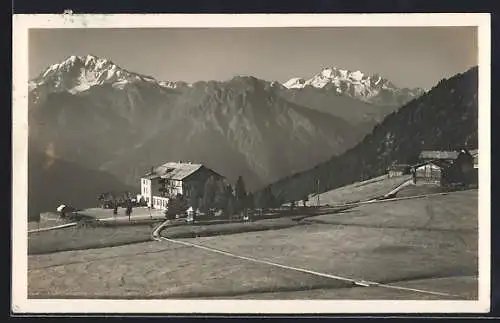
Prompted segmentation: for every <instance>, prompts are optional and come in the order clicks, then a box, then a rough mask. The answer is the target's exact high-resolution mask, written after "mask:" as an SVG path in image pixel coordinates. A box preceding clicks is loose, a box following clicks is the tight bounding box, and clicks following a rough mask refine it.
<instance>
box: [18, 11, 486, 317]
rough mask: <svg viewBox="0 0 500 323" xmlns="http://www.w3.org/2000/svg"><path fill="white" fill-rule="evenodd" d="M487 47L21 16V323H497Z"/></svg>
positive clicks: (209, 21)
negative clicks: (48, 322)
mask: <svg viewBox="0 0 500 323" xmlns="http://www.w3.org/2000/svg"><path fill="white" fill-rule="evenodd" d="M489 28H490V24H489V15H487V14H384V15H382V14H368V15H359V14H349V15H340V14H339V15H336V14H323V15H322V14H308V15H294V14H288V15H277V14H276V15H256V14H254V15H252V14H247V15H226V14H220V15H180V14H178V15H166V14H158V15H153V14H151V15H148V14H142V15H83V14H82V15H77V14H74V15H73V14H71V13H65V14H62V15H15V16H14V28H13V31H14V32H13V42H14V45H13V79H14V80H13V107H12V111H13V166H14V167H13V194H12V201H13V213H12V219H13V227H12V230H13V262H12V266H13V267H12V268H13V277H12V280H13V284H12V294H13V300H12V302H13V303H12V308H13V311H19V312H38V313H41V312H108V311H111V312H120V313H126V312H133V313H145V312H154V313H238V312H241V313H362V312H365V313H375V312H388V313H399V312H423V313H425V312H469V313H472V312H486V311H488V310H489V306H490V300H489V297H490V295H489V293H490V277H489V276H490V272H489V271H490V258H489V257H490V255H489V253H490V251H489V250H490V245H489V243H490V231H489V230H490V209H489V203H490V191H489V186H490V178H489V176H490V175H489V174H490V128H489V127H490V114H489V113H490V98H489V97H490V80H489V77H490V30H489ZM395 301H397V302H395Z"/></svg>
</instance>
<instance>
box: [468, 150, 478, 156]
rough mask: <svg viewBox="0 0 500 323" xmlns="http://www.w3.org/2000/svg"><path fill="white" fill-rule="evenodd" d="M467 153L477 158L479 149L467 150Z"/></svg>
mask: <svg viewBox="0 0 500 323" xmlns="http://www.w3.org/2000/svg"><path fill="white" fill-rule="evenodd" d="M469 153H470V154H471V155H472V156H473V157H475V156H478V155H479V149H471V150H469Z"/></svg>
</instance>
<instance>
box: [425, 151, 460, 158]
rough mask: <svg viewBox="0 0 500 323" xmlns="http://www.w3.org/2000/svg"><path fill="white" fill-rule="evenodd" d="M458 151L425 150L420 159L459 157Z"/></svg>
mask: <svg viewBox="0 0 500 323" xmlns="http://www.w3.org/2000/svg"><path fill="white" fill-rule="evenodd" d="M458 154H459V153H458V151H442V150H423V151H422V152H421V153H420V156H419V158H420V159H457V157H458Z"/></svg>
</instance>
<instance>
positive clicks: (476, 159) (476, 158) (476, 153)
mask: <svg viewBox="0 0 500 323" xmlns="http://www.w3.org/2000/svg"><path fill="white" fill-rule="evenodd" d="M469 153H470V154H471V155H472V158H474V168H476V169H477V168H479V149H472V150H469Z"/></svg>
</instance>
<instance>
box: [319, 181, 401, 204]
mask: <svg viewBox="0 0 500 323" xmlns="http://www.w3.org/2000/svg"><path fill="white" fill-rule="evenodd" d="M410 178H411V176H406V175H405V176H397V177H390V178H388V177H387V176H386V175H384V176H380V177H376V178H372V179H370V180H367V181H364V182H359V183H354V184H352V185H347V186H344V187H340V188H338V189H334V190H331V191H328V192H325V193H322V194H320V195H319V201H320V205H326V204H328V205H336V204H345V203H351V202H358V201H366V200H370V199H374V198H377V197H380V196H382V195H384V194H387V193H388V192H390V191H392V190H393V189H394V188H396V187H397V186H398V185H400V184H402V183H404V182H406V181H407V180H409V179H410ZM317 198H318V197H317V195H315V196H311V197H310V200H311V202H312V203H316V201H317Z"/></svg>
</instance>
